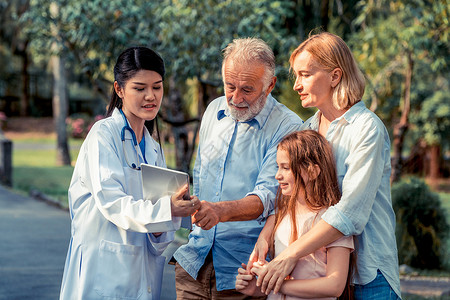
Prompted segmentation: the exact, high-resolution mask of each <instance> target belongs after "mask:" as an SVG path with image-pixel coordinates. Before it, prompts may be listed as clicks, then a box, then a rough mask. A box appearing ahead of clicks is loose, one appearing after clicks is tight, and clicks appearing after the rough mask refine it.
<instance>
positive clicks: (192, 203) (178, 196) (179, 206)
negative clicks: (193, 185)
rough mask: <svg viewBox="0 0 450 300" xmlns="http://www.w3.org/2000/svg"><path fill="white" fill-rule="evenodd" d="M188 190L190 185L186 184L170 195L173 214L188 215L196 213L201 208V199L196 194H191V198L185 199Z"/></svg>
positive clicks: (175, 215) (177, 215)
mask: <svg viewBox="0 0 450 300" xmlns="http://www.w3.org/2000/svg"><path fill="white" fill-rule="evenodd" d="M187 191H188V185H187V184H186V185H184V186H183V187H181V188H180V189H179V190H178V191H176V192H175V194H173V195H172V196H171V197H170V201H171V208H172V216H174V217H187V216H191V215H192V214H194V213H195V212H196V211H197V210H198V209H199V208H200V205H201V203H200V200H199V199H198V198H197V197H196V196H190V200H185V199H183V196H184V195H185V194H186V193H187Z"/></svg>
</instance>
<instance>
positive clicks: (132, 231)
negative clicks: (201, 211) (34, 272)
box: [60, 47, 200, 300]
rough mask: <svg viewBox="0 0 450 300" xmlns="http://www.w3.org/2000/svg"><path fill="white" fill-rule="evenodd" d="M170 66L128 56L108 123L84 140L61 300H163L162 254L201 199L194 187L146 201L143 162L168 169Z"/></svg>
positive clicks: (134, 53)
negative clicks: (155, 128)
mask: <svg viewBox="0 0 450 300" xmlns="http://www.w3.org/2000/svg"><path fill="white" fill-rule="evenodd" d="M164 72H165V69H164V62H163V60H162V58H161V57H160V56H159V55H158V54H157V53H155V52H154V51H152V50H151V49H148V48H145V47H133V48H129V49H127V50H125V51H124V52H123V53H122V54H120V56H119V58H118V60H117V63H116V65H115V67H114V80H115V81H114V88H113V92H112V97H111V102H110V104H109V108H108V112H107V118H105V119H103V120H101V121H98V122H97V123H95V125H94V126H93V127H92V129H91V131H90V132H89V134H88V136H87V137H86V140H85V141H84V143H83V145H82V147H81V150H80V153H79V155H78V159H77V163H76V165H75V169H74V173H73V177H72V181H71V183H70V187H69V207H70V216H71V219H72V237H71V240H70V245H69V250H68V254H67V258H66V263H65V267H64V275H63V280H62V286H61V294H60V299H83V300H87V299H138V298H139V299H159V297H160V292H161V283H162V275H163V269H164V261H165V257H163V256H161V253H162V252H163V251H164V249H165V248H166V246H167V245H168V244H169V243H170V242H171V241H172V240H173V238H174V231H175V230H177V229H178V228H179V227H180V223H181V217H183V216H189V215H191V214H193V213H194V212H195V211H196V210H197V209H198V208H199V207H200V201H199V200H198V198H196V197H194V196H191V197H190V201H189V200H187V201H186V200H183V195H184V193H185V192H187V185H186V186H185V187H183V188H182V189H180V190H179V191H177V192H176V193H175V194H174V195H172V196H171V197H169V196H167V197H163V198H161V199H159V200H158V201H157V202H155V204H153V203H152V201H144V200H143V195H142V178H141V171H140V167H139V166H140V164H141V163H148V164H152V165H156V166H162V167H165V165H166V164H165V159H164V155H163V153H162V149H161V147H160V146H159V144H158V143H157V142H156V141H155V140H154V139H153V138H152V136H151V135H150V132H149V131H148V130H147V128H146V126H144V123H145V121H151V122H152V123H154V119H155V117H156V115H157V113H158V110H159V108H160V106H161V100H162V97H163V79H164Z"/></svg>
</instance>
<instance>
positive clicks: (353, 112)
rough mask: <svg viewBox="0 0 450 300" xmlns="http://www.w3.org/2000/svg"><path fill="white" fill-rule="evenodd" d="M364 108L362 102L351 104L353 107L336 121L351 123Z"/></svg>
mask: <svg viewBox="0 0 450 300" xmlns="http://www.w3.org/2000/svg"><path fill="white" fill-rule="evenodd" d="M365 108H366V105H365V104H364V102H362V101H358V102H357V103H355V104H353V106H352V107H350V108H349V110H347V111H346V112H345V114H343V115H342V116H341V117H339V118H337V119H336V120H339V119H345V120H346V121H347V122H348V123H353V122H354V121H355V120H356V118H357V116H358V115H359V114H360V113H361V111H363V110H364V109H365Z"/></svg>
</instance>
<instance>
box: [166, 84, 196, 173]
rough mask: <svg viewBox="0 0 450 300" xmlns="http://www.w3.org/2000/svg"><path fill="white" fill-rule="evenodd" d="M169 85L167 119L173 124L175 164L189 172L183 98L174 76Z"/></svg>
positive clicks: (187, 137) (187, 139)
mask: <svg viewBox="0 0 450 300" xmlns="http://www.w3.org/2000/svg"><path fill="white" fill-rule="evenodd" d="M169 86H170V92H169V101H168V103H167V104H168V105H167V106H166V109H167V119H168V120H166V121H168V122H169V124H171V127H172V134H173V137H174V140H175V164H176V168H177V169H178V170H180V171H183V172H187V173H189V171H190V162H191V161H190V159H189V152H190V151H189V147H190V145H189V135H188V130H187V128H186V126H183V125H181V123H183V122H184V121H185V118H184V112H183V99H182V98H181V93H180V91H179V90H178V88H177V84H176V83H175V79H174V78H173V77H171V78H170V79H169Z"/></svg>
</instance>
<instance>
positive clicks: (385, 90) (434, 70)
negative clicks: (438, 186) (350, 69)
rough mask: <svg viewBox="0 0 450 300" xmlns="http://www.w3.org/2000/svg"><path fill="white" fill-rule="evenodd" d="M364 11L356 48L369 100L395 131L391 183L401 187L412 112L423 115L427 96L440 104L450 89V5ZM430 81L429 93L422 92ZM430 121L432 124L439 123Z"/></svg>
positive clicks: (367, 5)
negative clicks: (448, 81) (442, 94)
mask: <svg viewBox="0 0 450 300" xmlns="http://www.w3.org/2000/svg"><path fill="white" fill-rule="evenodd" d="M359 5H360V6H361V14H360V15H359V17H358V18H357V20H356V21H355V24H356V25H357V26H358V27H359V28H360V29H361V30H360V31H359V32H357V33H355V34H354V35H353V38H352V46H353V49H355V54H356V58H357V59H358V61H359V62H360V64H361V66H362V69H363V70H364V72H365V75H366V78H367V79H368V83H369V84H368V88H367V90H366V96H365V100H366V101H371V108H372V109H373V110H376V112H377V113H378V114H380V115H381V116H382V118H383V119H384V120H385V121H387V122H390V124H391V126H392V127H393V168H392V169H393V173H392V177H391V180H392V181H394V182H395V181H397V180H398V179H399V178H400V174H401V172H402V164H403V159H402V153H403V151H404V144H405V137H406V133H407V130H408V129H409V128H410V127H412V126H411V118H410V115H411V111H414V112H418V111H420V110H421V105H422V103H423V101H424V100H425V99H424V98H423V96H424V95H425V94H426V95H428V96H427V97H430V98H434V99H437V98H435V96H433V95H435V93H438V92H439V91H442V89H444V90H445V89H446V87H445V86H442V85H439V83H441V84H444V83H445V80H443V79H445V78H446V76H447V75H448V70H449V66H448V58H449V50H448V46H447V45H448V35H449V27H448V24H449V19H448V16H449V11H448V10H449V6H448V4H446V0H441V1H428V0H414V1H403V0H399V1H385V0H379V1H360V2H359ZM424 65H427V66H428V67H426V68H422V67H423V66H424ZM424 71H425V72H428V73H425V74H424ZM424 79H425V80H427V82H426V83H425V85H422V88H424V89H425V90H426V93H423V92H424V90H423V89H422V90H420V89H419V82H422V83H423V80H424ZM447 90H448V86H447ZM438 99H440V100H444V99H443V98H442V97H439V98H438ZM430 117H431V116H428V122H430V123H434V122H435V120H432V119H430ZM413 125H415V124H413ZM440 138H443V136H440ZM436 167H438V166H434V168H436Z"/></svg>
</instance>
